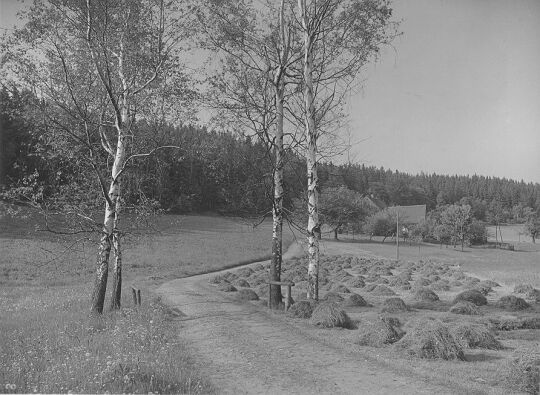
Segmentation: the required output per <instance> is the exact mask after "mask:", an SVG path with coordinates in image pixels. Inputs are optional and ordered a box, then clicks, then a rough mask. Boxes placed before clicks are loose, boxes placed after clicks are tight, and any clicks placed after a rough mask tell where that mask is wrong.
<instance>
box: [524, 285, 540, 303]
mask: <svg viewBox="0 0 540 395" xmlns="http://www.w3.org/2000/svg"><path fill="white" fill-rule="evenodd" d="M525 297H526V298H527V299H530V300H532V301H534V302H536V303H540V290H539V289H536V288H534V289H533V290H532V291H529V292H527V295H526V296H525Z"/></svg>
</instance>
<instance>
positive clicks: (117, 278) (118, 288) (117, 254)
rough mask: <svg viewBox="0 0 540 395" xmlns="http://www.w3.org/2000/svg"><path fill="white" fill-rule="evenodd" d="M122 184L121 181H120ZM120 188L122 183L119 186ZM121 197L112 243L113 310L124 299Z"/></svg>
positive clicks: (117, 202)
mask: <svg viewBox="0 0 540 395" xmlns="http://www.w3.org/2000/svg"><path fill="white" fill-rule="evenodd" d="M118 183H119V184H120V181H118ZM118 189H119V190H120V185H119V187H118ZM120 204H121V203H120V199H118V200H117V201H116V212H115V221H114V229H113V234H112V244H113V251H114V267H113V284H112V292H111V310H118V309H119V308H120V304H121V299H122V249H121V245H120V237H121V235H120V229H119V223H118V222H119V214H120Z"/></svg>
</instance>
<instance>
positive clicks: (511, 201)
mask: <svg viewBox="0 0 540 395" xmlns="http://www.w3.org/2000/svg"><path fill="white" fill-rule="evenodd" d="M0 94H1V100H0V106H1V107H0V111H1V112H0V122H1V127H0V133H1V134H0V142H1V144H0V146H1V148H2V152H1V161H0V180H1V185H2V197H3V198H4V199H7V200H10V201H12V202H14V203H17V204H48V205H53V206H54V207H55V208H56V209H58V208H60V206H61V205H63V204H65V205H67V204H69V205H73V204H74V203H75V201H76V202H77V204H82V203H84V205H85V206H86V207H88V208H95V209H99V208H100V207H101V201H100V196H99V193H97V192H96V194H95V195H92V194H88V191H96V188H85V184H86V183H95V182H97V180H96V179H95V177H94V176H93V174H92V169H91V168H90V166H89V165H88V163H84V161H82V160H76V159H75V158H73V157H66V156H64V155H62V154H61V153H59V152H58V151H57V150H55V149H54V147H52V146H51V145H50V144H48V142H47V135H46V131H45V129H46V126H45V125H43V124H40V123H39V121H38V120H36V119H32V118H31V117H29V114H30V115H31V114H32V111H31V105H32V103H34V102H35V101H36V100H37V98H36V97H35V96H33V95H32V93H31V92H29V91H19V90H17V89H16V88H13V89H11V90H8V89H7V87H3V89H2V90H1V91H0ZM136 128H137V130H138V132H137V134H138V135H139V136H143V137H144V140H141V141H140V144H141V145H142V146H155V145H156V144H159V145H171V146H175V147H180V148H171V149H168V150H161V151H159V152H156V153H155V154H154V155H153V156H151V157H149V158H146V159H144V160H141V161H139V162H138V163H136V164H135V165H133V167H132V169H131V171H130V172H128V173H126V175H125V179H124V186H123V187H124V200H125V204H126V207H127V208H129V207H135V206H141V205H145V206H147V207H151V208H153V209H154V210H163V211H166V212H172V213H200V212H215V213H221V214H225V215H245V216H262V215H268V214H270V210H271V204H272V203H271V194H272V163H271V160H270V157H269V156H268V154H267V150H266V148H265V146H264V144H262V143H261V142H260V141H259V140H258V138H257V136H254V135H249V134H245V133H242V134H240V133H238V134H233V133H230V132H226V131H219V130H208V129H206V128H204V127H200V126H197V125H196V124H186V125H182V126H174V125H171V124H167V123H155V122H147V121H145V120H141V121H139V122H137V125H136ZM319 182H320V188H321V190H323V191H324V190H325V189H326V188H333V187H339V186H345V187H347V188H348V189H350V190H352V191H355V192H358V193H360V194H361V195H363V196H371V197H374V198H376V199H377V200H379V201H381V202H384V204H385V205H386V206H392V205H416V204H425V205H427V208H428V211H431V210H433V209H435V208H436V207H437V206H441V205H445V204H469V205H470V206H471V207H472V213H473V215H474V217H475V218H476V219H478V220H480V221H487V222H491V217H490V212H491V211H493V210H494V206H497V207H499V209H502V215H503V219H502V222H509V223H522V222H524V221H525V220H526V216H527V208H530V209H531V210H532V211H538V210H539V209H540V185H538V184H533V183H525V182H524V181H515V180H509V179H505V178H497V177H485V176H482V175H476V174H475V175H439V174H425V173H422V174H416V175H413V174H407V173H403V172H400V171H398V170H395V171H393V170H391V169H384V168H383V167H376V166H366V165H365V164H361V163H346V164H336V163H332V162H331V161H328V162H324V163H321V164H320V167H319ZM284 187H285V190H286V193H285V195H284V196H285V200H284V206H285V207H286V208H287V209H288V210H293V209H294V205H295V202H296V203H297V202H298V201H299V200H301V199H302V198H304V196H303V194H304V191H305V178H304V162H303V159H302V157H301V155H300V154H299V153H298V152H296V151H295V150H292V149H289V150H287V153H286V160H285V177H284ZM68 191H69V195H70V198H69V199H68V197H67V196H66V195H67V194H68ZM74 191H75V192H76V191H79V192H80V193H79V194H76V195H73V192H74ZM98 192H99V189H98Z"/></svg>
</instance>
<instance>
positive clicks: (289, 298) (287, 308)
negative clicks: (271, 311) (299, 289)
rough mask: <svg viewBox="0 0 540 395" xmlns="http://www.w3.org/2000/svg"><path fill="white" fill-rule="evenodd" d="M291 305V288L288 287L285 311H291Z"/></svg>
mask: <svg viewBox="0 0 540 395" xmlns="http://www.w3.org/2000/svg"><path fill="white" fill-rule="evenodd" d="M290 303H291V286H290V285H287V291H286V292H285V311H287V310H289V307H290Z"/></svg>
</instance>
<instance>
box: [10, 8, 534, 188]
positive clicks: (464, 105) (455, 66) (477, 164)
mask: <svg viewBox="0 0 540 395" xmlns="http://www.w3.org/2000/svg"><path fill="white" fill-rule="evenodd" d="M26 3H28V0H26ZM20 4H21V3H20V2H19V1H16V0H0V27H2V28H6V27H10V25H12V24H13V23H14V12H15V11H16V9H17V8H20V7H21V5H20ZM394 15H395V17H396V18H398V19H403V22H402V25H401V30H402V32H403V36H402V37H400V38H398V39H397V40H396V41H395V43H394V48H393V49H388V50H385V51H384V53H383V56H382V58H381V60H380V62H379V63H378V64H376V65H375V66H373V67H371V68H370V69H369V70H368V71H367V72H366V75H365V76H366V77H367V79H366V83H365V87H364V89H363V92H362V93H361V94H359V95H356V96H355V97H353V98H352V100H351V102H350V106H349V110H350V113H351V122H350V131H351V133H352V134H353V137H354V138H355V139H357V140H361V139H366V138H367V140H365V141H363V142H362V143H360V144H358V145H356V146H355V147H354V148H353V152H354V154H355V155H354V157H355V158H356V159H357V160H358V161H361V162H364V163H366V165H375V166H384V167H386V168H391V169H398V170H400V171H407V172H411V173H418V172H421V171H424V172H426V173H432V172H437V173H441V174H471V175H472V174H475V173H476V174H481V175H487V176H498V177H507V178H513V179H517V180H521V179H523V180H525V181H534V182H540V1H538V0H513V1H511V0H394Z"/></svg>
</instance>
